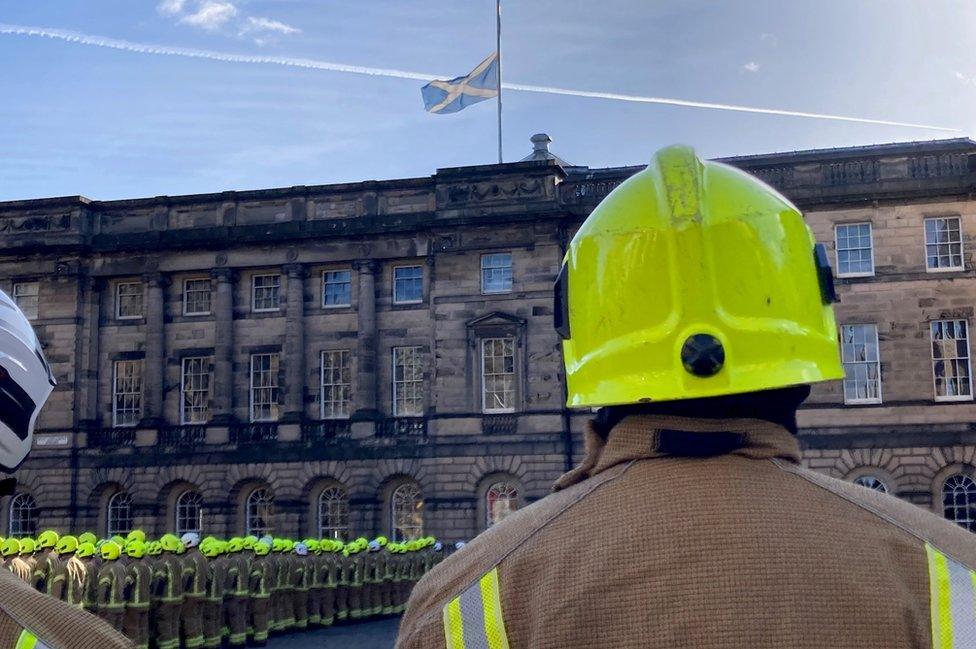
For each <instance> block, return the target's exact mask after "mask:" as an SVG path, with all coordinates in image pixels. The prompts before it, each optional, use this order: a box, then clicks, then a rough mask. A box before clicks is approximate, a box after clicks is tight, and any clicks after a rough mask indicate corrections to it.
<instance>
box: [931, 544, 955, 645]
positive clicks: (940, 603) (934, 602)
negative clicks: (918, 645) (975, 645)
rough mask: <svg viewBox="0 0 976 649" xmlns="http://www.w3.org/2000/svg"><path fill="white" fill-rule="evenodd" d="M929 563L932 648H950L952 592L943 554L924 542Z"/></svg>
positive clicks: (947, 567) (947, 566)
mask: <svg viewBox="0 0 976 649" xmlns="http://www.w3.org/2000/svg"><path fill="white" fill-rule="evenodd" d="M925 554H926V555H927V556H928V564H929V601H930V609H931V618H932V649H952V603H951V597H952V592H951V590H950V588H949V565H948V563H947V562H946V558H945V555H944V554H942V553H941V552H939V551H938V550H936V549H935V548H933V547H932V546H931V545H929V544H928V543H926V544H925Z"/></svg>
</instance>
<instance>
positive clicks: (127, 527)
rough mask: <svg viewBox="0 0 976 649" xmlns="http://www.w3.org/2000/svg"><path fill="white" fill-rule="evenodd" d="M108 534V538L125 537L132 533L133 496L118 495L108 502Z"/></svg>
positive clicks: (106, 517)
mask: <svg viewBox="0 0 976 649" xmlns="http://www.w3.org/2000/svg"><path fill="white" fill-rule="evenodd" d="M105 520H106V523H107V525H106V528H107V529H106V532H107V533H108V536H115V535H116V534H118V535H119V536H125V535H126V534H128V533H129V532H131V531H132V496H130V495H129V494H127V493H124V492H123V493H117V494H115V495H114V496H112V497H111V498H110V499H109V501H108V511H107V512H106V516H105Z"/></svg>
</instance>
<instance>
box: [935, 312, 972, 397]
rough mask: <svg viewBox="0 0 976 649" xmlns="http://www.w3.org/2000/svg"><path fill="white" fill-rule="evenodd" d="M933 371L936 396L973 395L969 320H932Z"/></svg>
mask: <svg viewBox="0 0 976 649" xmlns="http://www.w3.org/2000/svg"><path fill="white" fill-rule="evenodd" d="M930 331H931V336H932V374H933V380H934V386H935V397H936V399H940V398H941V399H957V400H958V399H969V398H971V397H972V380H971V377H970V366H969V362H970V361H969V327H968V325H967V323H966V321H965V320H937V321H934V322H932V323H931V324H930Z"/></svg>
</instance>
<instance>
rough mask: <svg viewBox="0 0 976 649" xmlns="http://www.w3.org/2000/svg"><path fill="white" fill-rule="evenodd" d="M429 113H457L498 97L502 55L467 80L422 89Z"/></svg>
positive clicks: (487, 61)
mask: <svg viewBox="0 0 976 649" xmlns="http://www.w3.org/2000/svg"><path fill="white" fill-rule="evenodd" d="M420 92H421V94H422V95H423V96H424V108H425V109H426V110H427V112H428V113H456V112H458V111H459V110H461V109H462V108H467V107H468V106H470V105H471V104H477V103H478V102H479V101H484V100H486V99H491V98H492V97H497V96H498V52H493V53H492V54H491V56H489V57H488V58H487V59H485V60H484V61H482V62H481V63H479V64H478V67H476V68H475V69H474V70H472V71H471V72H470V73H469V74H467V75H465V76H463V77H455V78H454V79H451V80H449V81H440V80H438V81H431V82H430V83H428V84H427V85H426V86H424V87H423V88H421V89H420Z"/></svg>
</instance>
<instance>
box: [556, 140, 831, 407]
mask: <svg viewBox="0 0 976 649" xmlns="http://www.w3.org/2000/svg"><path fill="white" fill-rule="evenodd" d="M555 298H556V299H555V322H556V330H557V331H558V332H559V335H560V337H561V338H562V339H563V357H564V361H565V364H566V378H567V383H568V399H567V405H569V406H570V407H586V406H590V407H592V406H609V405H624V404H635V403H647V402H653V401H671V400H677V399H695V398H701V397H713V396H720V395H727V394H738V393H743V392H754V391H759V390H766V389H771V388H778V387H786V386H791V385H799V384H805V383H815V382H818V381H828V380H832V379H839V378H842V377H843V376H844V372H843V369H842V367H841V363H840V354H839V350H838V344H837V325H836V323H835V321H834V313H833V308H832V306H831V303H832V302H834V301H835V299H836V298H835V294H834V286H833V276H832V275H831V272H830V265H829V263H828V261H827V254H826V251H825V249H824V248H823V246H822V245H818V244H816V242H815V241H814V238H813V233H812V232H811V231H810V228H809V227H808V226H807V224H806V223H805V222H804V220H803V215H802V214H800V211H799V210H798V209H797V208H796V207H794V206H793V204H792V203H790V202H789V201H788V200H787V199H786V198H784V197H783V196H782V195H780V194H779V193H778V192H776V191H775V190H773V189H772V188H770V187H768V186H767V185H765V184H763V183H762V182H761V181H759V180H757V179H755V178H753V177H752V176H750V175H748V174H746V173H745V172H742V171H739V170H737V169H734V168H732V167H730V166H727V165H724V164H721V163H718V162H709V161H704V160H701V159H700V158H698V156H697V155H695V152H694V150H693V149H691V148H690V147H686V146H671V147H667V148H664V149H661V150H660V151H658V152H657V153H656V154H655V155H654V158H653V160H651V163H650V164H649V165H648V166H647V168H646V169H645V170H644V171H641V172H640V173H638V174H636V175H634V176H633V177H631V178H630V179H628V180H627V181H625V182H624V183H623V184H621V185H620V186H619V187H617V188H616V189H615V190H614V191H613V192H611V193H610V195H609V196H607V197H606V198H605V199H603V201H602V202H601V203H600V204H599V205H598V206H597V207H596V209H595V210H593V213H592V214H590V216H589V218H587V219H586V221H585V222H584V223H583V225H582V226H581V227H580V229H579V231H578V232H577V233H576V235H575V236H574V237H573V240H572V242H571V243H570V244H569V249H568V250H567V252H566V257H565V260H564V262H563V267H562V269H561V271H560V272H559V275H558V277H557V280H556V286H555Z"/></svg>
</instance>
